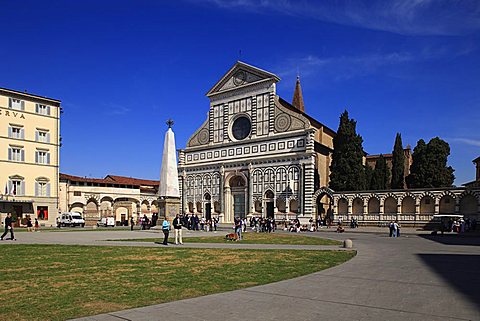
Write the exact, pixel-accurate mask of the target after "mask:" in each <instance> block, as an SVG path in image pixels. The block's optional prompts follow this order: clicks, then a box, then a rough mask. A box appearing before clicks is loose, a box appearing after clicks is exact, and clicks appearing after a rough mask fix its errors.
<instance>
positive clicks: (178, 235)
mask: <svg viewBox="0 0 480 321" xmlns="http://www.w3.org/2000/svg"><path fill="white" fill-rule="evenodd" d="M182 227H183V222H182V219H181V218H180V216H179V215H178V214H177V215H176V216H175V219H174V220H173V230H174V231H175V244H177V245H178V241H180V244H183V239H182ZM164 244H165V243H164Z"/></svg>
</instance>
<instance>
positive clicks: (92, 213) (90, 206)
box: [83, 199, 99, 225]
mask: <svg viewBox="0 0 480 321" xmlns="http://www.w3.org/2000/svg"><path fill="white" fill-rule="evenodd" d="M83 214H84V216H85V225H94V224H96V223H97V220H98V219H99V213H98V206H97V203H96V201H95V200H93V199H90V200H89V201H88V202H87V206H86V207H85V212H84V213H83Z"/></svg>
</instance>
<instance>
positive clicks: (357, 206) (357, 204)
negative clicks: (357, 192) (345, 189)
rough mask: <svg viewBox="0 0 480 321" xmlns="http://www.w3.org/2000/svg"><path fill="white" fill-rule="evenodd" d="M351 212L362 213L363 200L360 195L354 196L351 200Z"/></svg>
mask: <svg viewBox="0 0 480 321" xmlns="http://www.w3.org/2000/svg"><path fill="white" fill-rule="evenodd" d="M352 214H353V215H362V214H363V200H362V199H361V198H360V197H357V198H355V199H354V200H353V202H352Z"/></svg>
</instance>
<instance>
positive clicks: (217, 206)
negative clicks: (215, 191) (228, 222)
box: [213, 201, 220, 214]
mask: <svg viewBox="0 0 480 321" xmlns="http://www.w3.org/2000/svg"><path fill="white" fill-rule="evenodd" d="M213 212H214V213H216V214H218V213H220V203H219V202H218V201H215V202H213Z"/></svg>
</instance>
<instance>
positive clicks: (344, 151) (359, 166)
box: [329, 110, 366, 191]
mask: <svg viewBox="0 0 480 321" xmlns="http://www.w3.org/2000/svg"><path fill="white" fill-rule="evenodd" d="M356 126H357V122H356V121H355V120H354V119H350V118H349V117H348V112H347V111H346V110H345V111H344V112H343V113H342V115H341V116H340V124H339V126H338V131H337V135H336V136H335V138H334V139H333V156H332V164H331V165H330V184H329V186H330V188H331V189H333V190H334V191H358V190H364V189H365V188H366V184H365V168H364V166H363V156H364V151H363V147H362V143H363V138H362V136H360V135H358V134H357V132H356Z"/></svg>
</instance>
